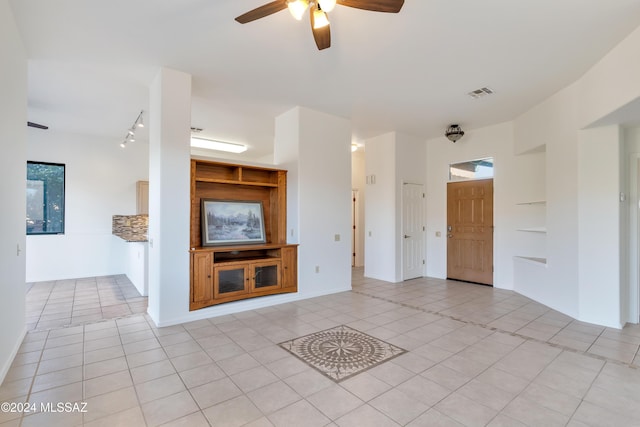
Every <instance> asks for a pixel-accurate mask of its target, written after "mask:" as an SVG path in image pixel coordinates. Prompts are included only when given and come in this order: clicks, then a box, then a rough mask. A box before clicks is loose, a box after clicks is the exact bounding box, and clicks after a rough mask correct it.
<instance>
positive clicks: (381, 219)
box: [364, 132, 426, 282]
mask: <svg viewBox="0 0 640 427" xmlns="http://www.w3.org/2000/svg"><path fill="white" fill-rule="evenodd" d="M425 156H426V145H425V142H424V140H422V139H420V138H417V137H414V136H411V135H407V134H403V133H398V132H392V133H388V134H384V135H380V136H378V137H375V138H371V139H368V140H367V141H366V150H365V175H366V177H367V179H368V180H369V181H366V182H368V184H366V186H365V189H366V200H365V227H364V229H365V230H364V231H365V252H366V257H365V264H364V275H365V276H366V277H372V278H375V279H380V280H385V281H388V282H400V281H402V274H403V269H402V240H403V239H402V185H403V183H412V184H424V183H425V179H426V168H425V164H424V159H425Z"/></svg>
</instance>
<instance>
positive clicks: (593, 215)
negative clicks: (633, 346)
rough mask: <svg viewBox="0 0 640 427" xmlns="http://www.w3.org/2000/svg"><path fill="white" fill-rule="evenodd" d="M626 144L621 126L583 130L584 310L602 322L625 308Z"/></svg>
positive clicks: (580, 185)
mask: <svg viewBox="0 0 640 427" xmlns="http://www.w3.org/2000/svg"><path fill="white" fill-rule="evenodd" d="M620 148H621V135H620V130H619V128H618V126H607V127H600V128H596V129H588V130H584V131H581V132H580V133H579V149H578V188H579V190H578V232H579V240H578V247H579V248H580V257H579V264H578V280H579V283H580V298H579V304H580V305H579V313H580V319H582V320H584V321H587V322H590V323H596V324H608V323H610V320H611V318H612V314H613V313H618V316H619V312H620V278H621V277H620V273H621V269H620V264H619V261H620V259H621V253H620V246H619V241H620V226H621V224H620V200H619V195H620V175H619V169H620V168H619V166H618V165H619V163H620ZM612 326H618V327H619V326H620V325H619V324H618V325H612Z"/></svg>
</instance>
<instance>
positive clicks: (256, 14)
mask: <svg viewBox="0 0 640 427" xmlns="http://www.w3.org/2000/svg"><path fill="white" fill-rule="evenodd" d="M286 8H287V0H276V1H272V2H271V3H267V4H264V5H262V6H260V7H257V8H255V9H253V10H250V11H249V12H247V13H245V14H243V15H240V16H238V17H237V18H236V21H238V22H239V23H241V24H246V23H247V22H251V21H255V20H256V19H260V18H264V17H265V16H269V15H273V14H274V13H276V12H280V11H281V10H284V9H286Z"/></svg>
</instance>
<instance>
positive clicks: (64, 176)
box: [25, 160, 67, 236]
mask: <svg viewBox="0 0 640 427" xmlns="http://www.w3.org/2000/svg"><path fill="white" fill-rule="evenodd" d="M29 165H44V166H59V167H61V168H62V218H61V220H60V226H61V227H60V231H36V232H34V231H29V229H28V227H27V224H26V222H25V232H26V235H27V236H47V235H52V236H56V235H63V234H65V228H66V224H65V222H66V216H67V215H66V204H67V166H66V164H65V163H54V162H41V161H37V160H27V170H26V171H25V172H26V173H25V175H26V176H25V178H26V181H29ZM43 182H44V181H43ZM25 184H26V182H25ZM45 206H46V200H44V201H43V210H44V208H45ZM26 220H27V218H25V221H26Z"/></svg>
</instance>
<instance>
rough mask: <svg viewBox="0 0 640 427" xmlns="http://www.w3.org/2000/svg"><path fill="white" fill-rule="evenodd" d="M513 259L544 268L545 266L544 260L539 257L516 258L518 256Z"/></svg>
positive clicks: (545, 260)
mask: <svg viewBox="0 0 640 427" xmlns="http://www.w3.org/2000/svg"><path fill="white" fill-rule="evenodd" d="M513 258H514V259H517V260H520V261H526V262H529V263H533V264H538V265H544V266H545V267H546V265H547V259H546V258H539V257H533V256H518V255H516V256H514V257H513Z"/></svg>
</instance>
